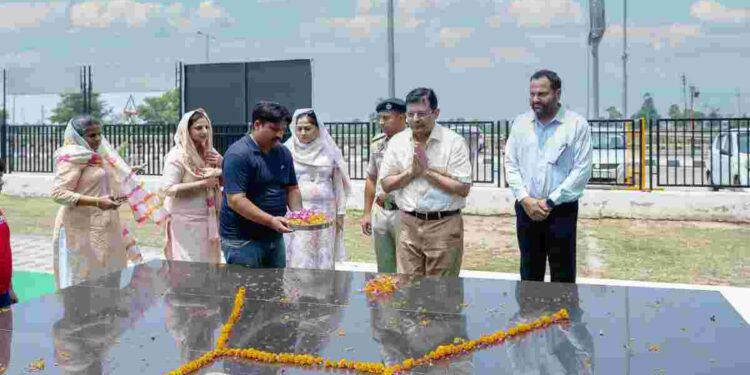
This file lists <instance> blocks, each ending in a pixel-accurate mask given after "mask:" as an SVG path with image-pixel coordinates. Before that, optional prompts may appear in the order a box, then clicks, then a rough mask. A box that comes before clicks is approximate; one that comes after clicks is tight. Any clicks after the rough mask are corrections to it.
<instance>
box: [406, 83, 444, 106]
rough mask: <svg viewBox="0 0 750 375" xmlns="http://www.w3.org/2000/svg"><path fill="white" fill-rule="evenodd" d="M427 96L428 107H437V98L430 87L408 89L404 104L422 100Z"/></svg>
mask: <svg viewBox="0 0 750 375" xmlns="http://www.w3.org/2000/svg"><path fill="white" fill-rule="evenodd" d="M424 97H427V100H428V101H429V102H430V109H437V107H438V99H437V95H435V91H433V90H432V89H428V88H426V87H419V88H416V89H414V90H411V91H409V93H408V94H406V100H405V101H406V104H414V103H419V102H420V101H422V98H424Z"/></svg>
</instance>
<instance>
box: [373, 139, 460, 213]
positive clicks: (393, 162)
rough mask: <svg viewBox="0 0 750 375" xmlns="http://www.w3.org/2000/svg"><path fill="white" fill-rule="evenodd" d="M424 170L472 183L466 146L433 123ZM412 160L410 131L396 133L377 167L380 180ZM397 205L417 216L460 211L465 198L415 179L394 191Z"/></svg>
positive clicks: (420, 178)
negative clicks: (378, 167)
mask: <svg viewBox="0 0 750 375" xmlns="http://www.w3.org/2000/svg"><path fill="white" fill-rule="evenodd" d="M425 153H426V154H427V161H428V163H427V167H428V168H431V169H434V170H435V171H437V172H439V173H442V174H444V175H447V176H449V177H451V178H453V179H455V180H457V181H459V182H463V183H465V184H471V182H472V180H471V161H470V158H469V146H468V145H467V144H466V140H465V139H464V138H463V137H461V136H460V135H459V134H458V133H456V132H454V131H452V130H450V129H448V128H445V127H442V126H440V125H438V124H435V127H434V128H433V129H432V132H431V133H430V137H429V138H428V139H427V145H426V148H425ZM413 158H414V138H413V135H412V130H411V129H405V130H403V131H402V132H400V133H398V134H396V135H394V136H393V138H391V140H390V141H389V142H388V147H387V149H386V151H385V156H384V157H383V163H382V164H381V166H380V170H381V176H382V177H381V178H385V177H387V176H392V175H395V174H399V173H401V172H403V171H404V170H406V169H408V168H411V165H412V160H413ZM394 193H395V198H396V204H397V205H398V207H399V208H400V209H402V210H404V211H417V212H420V213H427V212H441V211H453V210H460V209H463V208H464V207H465V206H466V198H464V197H461V196H459V195H455V194H451V193H448V192H445V191H443V190H442V189H440V188H438V187H437V186H435V185H433V184H432V183H430V182H429V181H428V180H427V179H426V178H424V176H422V177H419V178H416V179H414V180H413V181H411V182H410V183H409V185H407V186H405V187H404V188H402V189H399V190H395V191H394Z"/></svg>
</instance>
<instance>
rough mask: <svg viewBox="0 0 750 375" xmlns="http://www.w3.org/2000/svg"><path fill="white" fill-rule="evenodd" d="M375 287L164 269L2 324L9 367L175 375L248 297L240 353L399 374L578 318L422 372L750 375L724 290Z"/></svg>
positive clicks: (262, 370) (234, 340)
mask: <svg viewBox="0 0 750 375" xmlns="http://www.w3.org/2000/svg"><path fill="white" fill-rule="evenodd" d="M372 277H374V274H368V273H356V272H334V271H312V270H296V269H279V270H251V269H245V268H241V267H234V266H212V265H208V264H199V263H183V262H164V261H154V262H151V263H148V264H143V265H139V266H137V267H133V268H129V269H127V270H123V271H120V272H116V273H114V274H111V275H108V276H106V277H103V278H101V279H98V280H93V281H88V282H86V283H83V284H79V285H77V286H73V287H70V288H67V289H64V290H62V291H60V292H58V293H56V294H53V295H48V296H44V297H42V298H38V299H35V300H32V301H28V302H25V303H21V304H18V305H15V306H13V308H12V309H11V310H8V311H3V312H0V364H3V365H6V367H7V372H6V373H8V374H19V373H25V369H26V368H27V366H28V365H29V364H30V363H31V362H32V361H35V360H38V359H42V360H44V362H45V364H46V369H45V370H44V372H43V373H63V374H102V373H108V374H159V373H164V372H166V371H169V370H172V369H175V368H177V367H179V365H180V364H183V363H185V362H187V361H189V360H191V359H194V358H197V357H199V356H200V355H202V354H203V353H205V352H207V351H209V350H211V349H212V348H213V347H214V346H215V344H216V339H217V338H218V336H219V332H220V329H221V327H222V325H223V323H224V322H225V321H226V320H227V318H228V316H229V314H230V311H231V309H232V306H233V299H234V295H235V293H236V291H237V288H239V287H241V286H244V287H245V288H247V296H246V303H245V308H244V310H243V313H242V315H241V317H240V319H239V320H238V322H237V324H236V325H235V328H234V330H233V334H232V336H231V338H230V342H229V345H230V346H232V347H255V348H258V349H263V350H272V351H284V352H295V353H309V354H314V355H319V356H322V357H325V358H330V359H341V358H346V359H350V360H356V361H373V362H380V361H382V362H384V363H386V364H389V365H390V364H394V363H397V362H400V361H402V360H404V359H405V358H410V357H413V358H416V357H420V356H422V355H424V354H425V353H427V352H429V351H431V350H433V349H434V348H435V347H437V346H438V345H440V344H445V343H453V342H454V341H455V340H461V339H467V338H468V339H476V338H478V337H479V336H480V335H482V334H489V333H492V332H494V331H497V330H500V329H507V328H508V327H509V326H512V325H515V324H516V323H518V322H524V321H530V320H534V319H537V318H539V317H540V316H541V315H544V314H550V313H552V312H554V311H557V310H559V309H560V308H566V309H568V311H569V312H570V321H569V322H568V323H566V324H563V325H555V326H551V327H548V328H547V329H543V330H539V331H535V332H532V333H529V334H527V335H523V336H522V337H519V338H514V339H511V340H508V341H506V342H504V343H503V344H501V345H498V346H494V347H491V348H487V349H485V350H480V351H476V352H474V353H472V354H470V355H465V356H462V357H458V358H454V359H453V360H451V361H443V362H441V363H435V364H433V365H432V366H429V367H424V368H417V369H415V371H414V373H424V374H594V373H596V374H650V373H661V372H663V373H665V374H670V373H679V374H694V373H712V374H714V373H718V374H744V373H750V356H748V355H747V345H746V344H747V342H750V327H748V325H747V324H746V323H745V322H744V321H743V320H742V318H741V317H740V316H739V314H737V313H736V311H734V309H733V308H732V307H731V306H730V305H729V304H728V303H727V302H726V300H724V298H723V297H722V296H721V295H720V294H719V293H717V292H705V291H686V290H669V289H649V288H622V287H607V286H592V285H570V284H550V283H536V282H516V281H501V280H483V279H461V278H448V277H446V278H439V277H416V276H404V275H399V276H398V277H399V279H400V281H401V285H402V287H401V289H400V290H398V291H397V292H396V293H394V294H393V295H392V296H390V297H389V298H385V299H378V300H370V299H368V298H367V296H366V295H365V294H364V293H362V292H360V290H361V289H362V288H363V287H364V284H365V282H366V280H367V279H369V278H372ZM212 372H213V373H230V374H281V373H284V374H308V373H315V371H310V370H305V369H298V368H289V367H282V366H269V365H263V364H257V363H249V362H245V361H236V360H231V359H226V360H220V361H217V362H216V363H213V364H211V365H210V366H209V367H208V368H205V369H203V370H202V371H201V372H200V373H204V374H208V373H212Z"/></svg>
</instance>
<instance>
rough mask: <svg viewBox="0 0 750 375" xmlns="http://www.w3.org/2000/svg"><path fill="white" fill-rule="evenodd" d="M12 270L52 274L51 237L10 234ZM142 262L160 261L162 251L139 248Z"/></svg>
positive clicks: (153, 248) (152, 248)
mask: <svg viewBox="0 0 750 375" xmlns="http://www.w3.org/2000/svg"><path fill="white" fill-rule="evenodd" d="M10 245H11V248H12V249H13V269H14V270H19V271H32V272H46V273H52V272H53V270H52V237H50V236H39V235H30V234H13V233H11V237H10ZM141 253H142V254H143V260H144V261H146V262H147V261H150V260H153V259H162V258H163V256H162V249H160V248H155V247H141Z"/></svg>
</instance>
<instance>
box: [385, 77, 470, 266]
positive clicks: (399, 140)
mask: <svg viewBox="0 0 750 375" xmlns="http://www.w3.org/2000/svg"><path fill="white" fill-rule="evenodd" d="M439 116H440V109H439V108H438V99H437V95H435V92H434V91H433V90H432V89H429V88H417V89H414V90H412V91H411V92H409V94H408V95H406V118H407V120H408V121H409V129H406V130H404V131H402V132H401V133H399V134H397V135H395V136H394V137H393V139H391V141H390V142H389V143H388V149H387V150H386V152H385V156H384V157H383V164H382V166H381V178H382V181H381V183H382V185H383V191H385V192H386V193H391V192H395V193H396V203H397V204H398V208H399V209H400V210H401V232H400V233H399V241H398V248H397V249H396V257H397V259H398V261H397V265H398V272H399V273H405V274H415V275H440V276H458V274H459V272H460V271H461V261H462V258H463V251H464V222H463V217H462V216H461V210H462V209H463V208H464V207H465V206H466V196H467V195H469V190H470V189H471V183H472V179H471V162H470V158H469V146H468V145H467V144H466V140H464V138H463V137H461V136H460V135H459V134H458V133H456V132H454V131H452V130H450V129H448V128H445V127H443V126H440V125H438V124H437V123H436V121H437V118H438V117H439Z"/></svg>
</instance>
